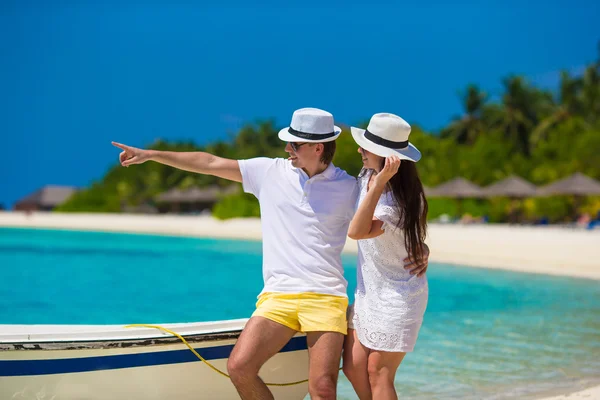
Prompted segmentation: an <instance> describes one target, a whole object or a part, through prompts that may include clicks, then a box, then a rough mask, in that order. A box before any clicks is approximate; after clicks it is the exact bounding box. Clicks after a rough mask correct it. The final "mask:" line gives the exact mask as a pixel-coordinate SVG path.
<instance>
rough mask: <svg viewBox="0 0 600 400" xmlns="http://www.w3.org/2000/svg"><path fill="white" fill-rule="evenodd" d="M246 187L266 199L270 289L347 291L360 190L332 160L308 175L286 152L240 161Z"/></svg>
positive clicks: (263, 206) (265, 275)
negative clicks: (345, 258)
mask: <svg viewBox="0 0 600 400" xmlns="http://www.w3.org/2000/svg"><path fill="white" fill-rule="evenodd" d="M239 166H240V171H241V173H242V185H243V187H244V191H245V192H247V193H252V194H254V195H255V196H256V197H257V198H258V200H259V203H260V212H261V224H262V235H263V279H264V288H263V290H262V292H261V293H265V292H282V293H302V292H314V293H323V294H332V295H336V296H347V294H346V288H347V286H348V282H347V281H346V279H345V278H344V270H343V267H342V259H341V253H342V249H343V247H344V244H345V242H346V235H347V234H348V226H349V224H350V221H351V219H352V217H353V215H354V206H355V204H356V200H357V198H358V194H359V188H358V184H357V182H356V179H355V178H354V177H352V176H350V175H348V174H347V173H346V172H345V171H343V170H341V169H339V168H336V167H335V166H334V165H333V164H329V166H328V167H327V169H326V170H325V171H323V172H322V173H320V174H317V175H315V176H313V177H312V178H310V179H309V178H308V175H307V174H306V173H305V172H304V171H303V170H302V169H299V168H294V167H293V166H292V164H291V162H290V161H288V160H284V159H282V158H274V159H273V158H262V157H261V158H253V159H249V160H240V161H239Z"/></svg>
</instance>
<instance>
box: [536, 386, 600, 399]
mask: <svg viewBox="0 0 600 400" xmlns="http://www.w3.org/2000/svg"><path fill="white" fill-rule="evenodd" d="M579 399H582V400H597V399H600V386H594V387H591V388H588V389H585V390H581V391H579V392H575V393H569V394H563V395H560V396H552V397H545V398H544V399H543V400H579Z"/></svg>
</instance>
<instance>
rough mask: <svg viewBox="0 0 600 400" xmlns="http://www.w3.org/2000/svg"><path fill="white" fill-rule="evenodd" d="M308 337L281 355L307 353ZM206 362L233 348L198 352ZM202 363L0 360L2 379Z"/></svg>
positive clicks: (118, 358)
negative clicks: (291, 352) (294, 352)
mask: <svg viewBox="0 0 600 400" xmlns="http://www.w3.org/2000/svg"><path fill="white" fill-rule="evenodd" d="M306 348H307V345H306V337H305V336H302V337H294V338H292V339H291V340H290V341H289V342H288V344H286V345H285V346H284V347H283V349H281V352H282V353H283V352H289V351H297V350H306ZM195 350H196V351H197V352H198V353H199V354H200V355H201V356H202V357H204V358H205V359H207V360H217V359H221V358H228V357H229V354H231V351H232V350H233V345H227V346H216V347H205V348H199V349H195ZM24 351H27V350H24ZM195 361H200V360H199V359H198V357H196V356H195V355H194V353H192V352H191V351H190V350H189V349H185V350H171V351H158V352H152V353H139V354H121V355H113V356H94V357H83V358H62V359H55V360H0V377H5V376H28V375H51V374H69V373H76V372H90V371H102V370H109V369H121V368H134V367H148V366H152V365H167V364H180V363H187V362H195Z"/></svg>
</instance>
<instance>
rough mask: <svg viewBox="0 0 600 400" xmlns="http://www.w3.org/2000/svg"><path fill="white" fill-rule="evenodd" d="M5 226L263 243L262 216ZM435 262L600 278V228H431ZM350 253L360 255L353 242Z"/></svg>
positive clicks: (49, 220) (103, 218)
mask: <svg viewBox="0 0 600 400" xmlns="http://www.w3.org/2000/svg"><path fill="white" fill-rule="evenodd" d="M0 227H31V228H53V229H75V230H99V231H110V232H131V233H151V234H164V235H182V236H195V237H213V238H232V239H250V240H260V239H261V226H260V220H259V219H256V218H248V219H232V220H227V221H219V220H216V219H214V218H212V217H209V216H177V215H126V214H58V213H41V212H40V213H33V214H30V215H26V214H24V213H16V212H0ZM427 243H428V245H429V247H430V248H431V258H430V260H431V261H434V262H441V263H449V264H458V265H469V266H474V267H487V268H500V269H508V270H514V271H522V272H532V273H543V274H552V275H565V276H574V277H582V278H592V279H600V246H598V244H600V230H595V231H586V230H577V229H570V228H561V227H518V226H508V225H442V224H430V225H429V238H428V240H427ZM345 251H346V252H349V253H355V252H356V242H355V241H353V240H350V239H348V241H347V243H346V248H345Z"/></svg>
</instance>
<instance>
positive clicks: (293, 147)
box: [288, 142, 308, 151]
mask: <svg viewBox="0 0 600 400" xmlns="http://www.w3.org/2000/svg"><path fill="white" fill-rule="evenodd" d="M288 143H289V144H290V147H291V148H292V150H294V151H298V149H299V148H300V147H302V146H304V145H305V144H308V143H307V142H304V143H296V142H288Z"/></svg>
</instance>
